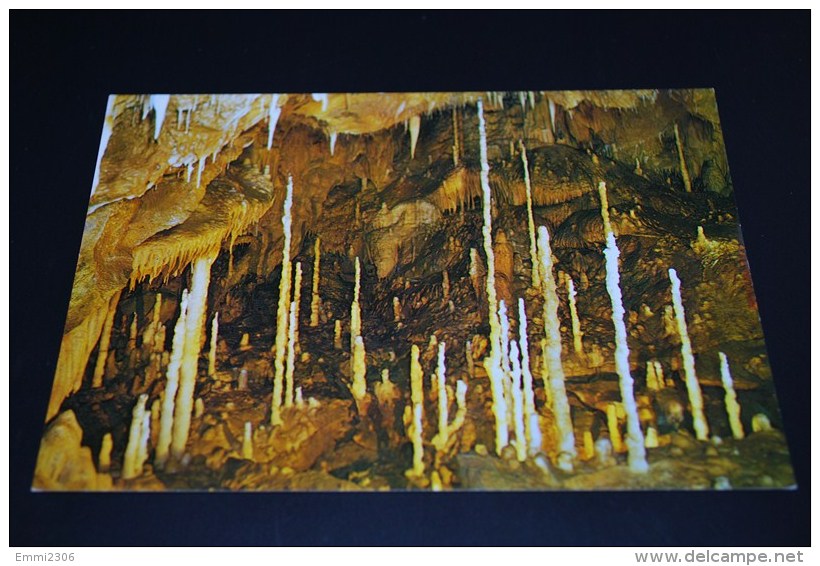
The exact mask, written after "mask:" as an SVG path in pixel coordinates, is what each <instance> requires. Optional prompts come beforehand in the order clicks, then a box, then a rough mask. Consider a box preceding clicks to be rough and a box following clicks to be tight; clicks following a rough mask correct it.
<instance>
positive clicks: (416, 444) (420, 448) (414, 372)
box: [408, 344, 424, 476]
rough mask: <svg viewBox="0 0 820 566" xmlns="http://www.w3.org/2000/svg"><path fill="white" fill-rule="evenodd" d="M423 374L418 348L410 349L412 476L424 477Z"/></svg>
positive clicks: (414, 346) (415, 346)
mask: <svg viewBox="0 0 820 566" xmlns="http://www.w3.org/2000/svg"><path fill="white" fill-rule="evenodd" d="M423 376H424V374H423V372H422V369H421V364H420V363H419V347H418V346H417V345H415V344H413V346H412V347H411V348H410V402H411V404H412V424H411V426H410V427H409V431H408V432H409V433H410V440H411V442H412V443H413V469H412V470H409V473H410V474H412V475H414V476H422V475H424V445H423V443H422V438H421V434H422V416H423V415H422V413H423V411H424V408H423V407H424V405H423V403H424V390H423V389H422V386H423V383H422V380H423Z"/></svg>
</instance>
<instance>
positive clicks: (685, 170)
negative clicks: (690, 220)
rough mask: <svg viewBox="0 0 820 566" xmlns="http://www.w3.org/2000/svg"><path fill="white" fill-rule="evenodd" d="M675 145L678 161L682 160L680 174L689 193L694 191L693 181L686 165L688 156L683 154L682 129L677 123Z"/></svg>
mask: <svg viewBox="0 0 820 566" xmlns="http://www.w3.org/2000/svg"><path fill="white" fill-rule="evenodd" d="M675 145H676V146H677V148H678V161H679V162H680V176H681V177H682V178H683V186H684V187H685V188H686V192H687V193H691V192H692V181H691V179H690V178H689V169H688V168H687V167H686V158H685V157H684V155H683V143H682V142H681V139H680V130H679V129H678V124H677V123H675Z"/></svg>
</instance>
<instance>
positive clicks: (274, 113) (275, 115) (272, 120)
mask: <svg viewBox="0 0 820 566" xmlns="http://www.w3.org/2000/svg"><path fill="white" fill-rule="evenodd" d="M281 113H282V110H281V109H280V108H279V95H278V94H271V95H270V114H269V116H268V149H270V148H271V147H273V132H274V131H275V130H276V123H277V122H278V121H279V115H280V114H281Z"/></svg>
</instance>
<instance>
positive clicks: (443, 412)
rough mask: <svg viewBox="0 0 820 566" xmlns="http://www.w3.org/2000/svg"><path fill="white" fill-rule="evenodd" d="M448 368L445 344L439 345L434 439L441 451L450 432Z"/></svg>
mask: <svg viewBox="0 0 820 566" xmlns="http://www.w3.org/2000/svg"><path fill="white" fill-rule="evenodd" d="M445 372H446V367H445V363H444V342H441V343H440V344H439V345H438V363H437V364H436V390H437V391H438V395H437V397H438V434H437V435H436V438H435V439H434V442H433V444H434V445H435V446H436V448H438V449H439V450H443V449H444V448H445V447H446V446H447V441H448V440H449V430H448V428H447V421H448V420H449V415H448V414H447V409H448V407H447V405H448V403H449V399H447V382H446V379H445V377H446V374H445Z"/></svg>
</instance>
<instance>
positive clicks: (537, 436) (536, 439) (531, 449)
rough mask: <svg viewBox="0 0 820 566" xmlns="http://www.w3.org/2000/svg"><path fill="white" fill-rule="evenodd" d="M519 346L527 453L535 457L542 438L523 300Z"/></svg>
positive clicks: (522, 301)
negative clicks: (536, 408)
mask: <svg viewBox="0 0 820 566" xmlns="http://www.w3.org/2000/svg"><path fill="white" fill-rule="evenodd" d="M518 346H519V348H518V349H519V350H520V352H521V381H522V385H523V389H524V436H525V437H526V439H527V447H528V448H527V451H528V453H529V454H530V455H531V456H534V455H535V454H537V453H538V452H540V451H541V439H542V437H541V428H540V427H539V424H538V413H537V412H536V410H535V391H534V389H533V385H532V371H531V370H530V351H529V348H530V347H529V340H528V338H527V311H526V308H525V305H524V299H523V298H519V299H518Z"/></svg>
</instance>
